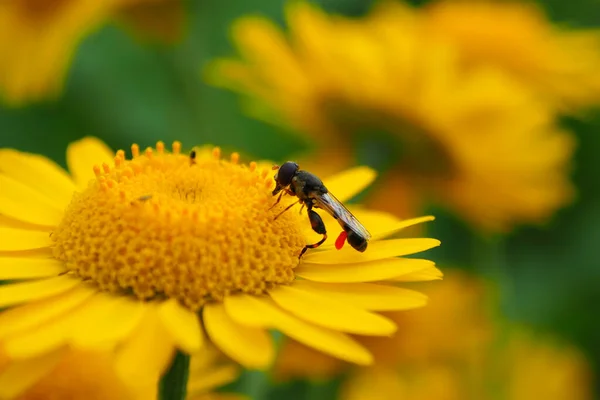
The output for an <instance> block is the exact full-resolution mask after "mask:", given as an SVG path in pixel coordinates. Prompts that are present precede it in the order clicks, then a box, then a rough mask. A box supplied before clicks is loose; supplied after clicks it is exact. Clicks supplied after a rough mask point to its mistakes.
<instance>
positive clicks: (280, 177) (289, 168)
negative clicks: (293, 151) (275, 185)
mask: <svg viewBox="0 0 600 400" xmlns="http://www.w3.org/2000/svg"><path fill="white" fill-rule="evenodd" d="M298 169H299V167H298V164H296V163H295V162H293V161H288V162H286V163H284V164H283V165H282V166H281V167H279V171H277V175H275V179H276V180H277V182H279V184H280V185H281V186H288V185H289V184H290V183H292V178H293V177H294V175H296V172H297V171H298Z"/></svg>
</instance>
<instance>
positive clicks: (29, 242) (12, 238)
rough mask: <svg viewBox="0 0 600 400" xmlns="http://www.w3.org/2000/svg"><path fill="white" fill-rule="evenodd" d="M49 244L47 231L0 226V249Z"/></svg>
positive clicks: (35, 246) (13, 249)
mask: <svg viewBox="0 0 600 400" xmlns="http://www.w3.org/2000/svg"><path fill="white" fill-rule="evenodd" d="M51 244H52V242H51V241H50V234H49V233H48V232H40V231H30V230H26V229H16V228H7V227H3V226H0V251H20V250H30V249H39V248H42V247H49V246H50V245H51Z"/></svg>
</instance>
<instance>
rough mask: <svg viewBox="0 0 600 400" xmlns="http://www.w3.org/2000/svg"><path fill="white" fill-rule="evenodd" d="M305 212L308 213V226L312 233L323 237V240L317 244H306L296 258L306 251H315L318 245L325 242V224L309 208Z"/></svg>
mask: <svg viewBox="0 0 600 400" xmlns="http://www.w3.org/2000/svg"><path fill="white" fill-rule="evenodd" d="M306 211H307V212H308V219H309V220H310V226H311V227H312V229H313V231H315V232H317V233H319V234H321V235H323V238H322V239H321V240H319V241H318V242H317V243H313V244H307V245H306V246H304V248H303V249H302V251H301V252H300V255H299V256H298V258H300V257H302V255H303V254H304V253H306V250H308V249H316V248H317V247H319V246H320V245H322V244H323V243H325V240H327V229H325V223H324V222H323V219H322V218H321V216H320V215H319V214H317V213H316V212H314V211H313V210H312V209H311V208H310V206H309V208H308V209H307V210H306Z"/></svg>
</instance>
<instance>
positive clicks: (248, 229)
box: [52, 142, 305, 310]
mask: <svg viewBox="0 0 600 400" xmlns="http://www.w3.org/2000/svg"><path fill="white" fill-rule="evenodd" d="M180 147H181V145H180V144H179V143H178V142H175V143H174V144H173V151H172V153H167V152H165V150H164V145H163V144H162V143H161V142H159V143H158V144H157V146H156V151H153V150H152V149H147V150H146V151H145V153H144V154H142V155H140V154H139V148H138V147H137V146H136V145H133V146H132V154H133V158H132V160H125V156H124V152H123V151H119V152H117V156H116V157H115V165H114V167H109V166H108V165H106V164H105V165H103V166H102V167H94V172H95V173H96V177H97V178H96V180H94V181H92V182H91V183H90V185H89V186H88V188H87V189H86V190H84V191H83V192H82V193H77V194H75V196H74V197H73V200H72V201H71V204H70V205H69V207H68V208H67V210H66V212H65V215H64V218H63V220H62V221H61V223H60V225H59V226H58V227H57V228H56V230H55V231H54V232H53V234H52V239H53V241H54V244H55V245H54V256H55V257H56V258H57V259H59V260H61V261H64V263H65V265H66V268H67V269H68V270H69V271H73V272H75V273H76V274H78V275H79V276H80V277H82V278H84V279H89V280H91V281H93V282H95V283H96V284H97V285H98V286H100V288H102V289H105V290H109V291H113V292H117V291H118V292H121V291H123V290H125V291H131V292H132V293H133V294H134V295H136V296H137V297H138V298H140V299H150V298H153V297H156V296H164V297H169V298H171V297H172V298H176V299H178V300H179V301H180V302H181V303H182V304H184V305H185V306H187V307H188V308H190V309H192V310H197V309H198V308H200V307H201V306H202V305H203V304H205V303H207V302H210V301H220V300H222V299H223V298H224V296H226V295H228V294H230V293H239V292H243V293H249V294H262V293H264V292H265V290H267V289H269V288H271V287H273V286H274V285H280V284H287V283H290V282H291V281H293V280H294V272H293V269H294V268H295V267H296V266H297V265H298V254H299V252H300V250H301V249H302V247H303V246H304V244H305V240H304V237H303V235H302V230H301V224H300V223H299V216H298V215H297V213H295V212H286V213H284V214H283V215H281V217H280V218H278V219H277V220H274V216H275V215H276V212H278V211H279V209H280V207H276V208H274V209H272V210H271V209H270V207H271V205H272V204H274V202H275V199H274V197H273V196H272V195H271V190H272V186H273V185H274V183H273V179H272V176H271V173H270V170H268V169H260V168H258V167H257V165H256V163H250V165H249V166H245V165H239V164H238V163H237V161H238V159H239V155H238V154H237V153H234V154H232V156H231V161H226V160H221V159H220V150H219V149H218V148H217V149H215V150H213V151H212V153H211V152H210V151H199V152H198V154H197V156H196V158H195V159H193V160H192V159H191V158H190V157H188V156H186V155H182V154H180Z"/></svg>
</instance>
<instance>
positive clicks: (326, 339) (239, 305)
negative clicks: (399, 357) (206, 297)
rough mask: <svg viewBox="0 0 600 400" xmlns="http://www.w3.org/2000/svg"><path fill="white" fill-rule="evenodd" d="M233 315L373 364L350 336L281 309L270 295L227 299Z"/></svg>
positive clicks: (326, 350)
mask: <svg viewBox="0 0 600 400" xmlns="http://www.w3.org/2000/svg"><path fill="white" fill-rule="evenodd" d="M225 308H226V310H227V313H228V314H229V315H230V316H231V318H233V319H235V320H236V321H238V322H240V323H242V324H244V325H248V326H256V327H266V328H275V329H278V330H280V331H281V332H283V333H284V334H286V335H287V336H289V337H291V338H293V339H295V340H297V341H298V342H301V343H304V344H305V345H307V346H309V347H313V348H315V349H317V350H320V351H322V352H323V353H327V354H329V355H332V356H334V357H337V358H340V359H342V360H346V361H349V362H353V363H356V364H360V365H369V364H372V363H373V356H372V354H371V353H369V351H368V350H367V349H365V348H364V347H363V346H362V345H360V344H359V343H357V342H356V341H354V340H353V339H352V338H350V336H348V335H346V334H344V333H341V332H336V331H332V330H329V329H326V328H321V327H319V326H315V325H312V324H310V323H308V322H305V321H303V320H301V319H299V318H296V317H294V316H292V315H290V314H288V313H287V312H286V311H283V310H282V309H280V308H279V307H278V306H277V305H275V303H273V301H272V300H270V299H268V298H262V297H261V298H258V297H254V296H248V295H236V296H229V297H227V298H225Z"/></svg>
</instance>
